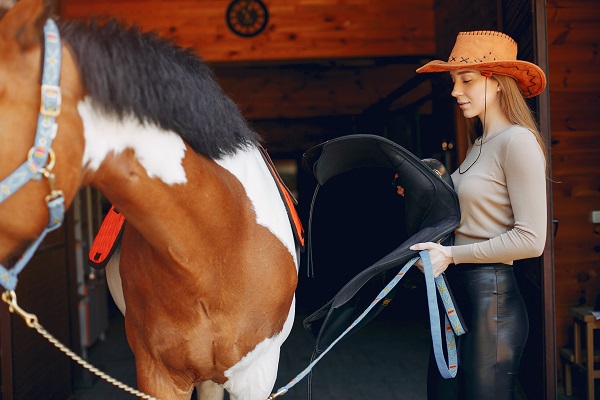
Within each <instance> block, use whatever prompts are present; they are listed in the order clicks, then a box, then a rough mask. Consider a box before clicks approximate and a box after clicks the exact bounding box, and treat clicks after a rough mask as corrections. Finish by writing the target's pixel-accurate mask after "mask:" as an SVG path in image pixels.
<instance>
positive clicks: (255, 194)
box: [215, 146, 298, 269]
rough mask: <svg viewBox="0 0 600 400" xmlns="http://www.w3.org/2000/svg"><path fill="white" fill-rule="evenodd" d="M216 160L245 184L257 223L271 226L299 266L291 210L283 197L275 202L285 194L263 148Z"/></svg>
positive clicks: (271, 229)
mask: <svg viewBox="0 0 600 400" xmlns="http://www.w3.org/2000/svg"><path fill="white" fill-rule="evenodd" d="M215 162H217V163H218V164H219V165H220V166H222V167H223V168H225V169H227V170H228V171H229V172H231V173H232V174H233V175H235V176H236V177H237V178H238V179H239V181H240V182H241V183H242V184H243V185H244V188H245V189H246V194H247V195H248V197H249V198H250V201H252V204H253V205H254V212H255V213H256V222H257V223H258V224H260V225H263V226H265V227H267V228H268V229H269V230H270V231H271V232H273V234H274V235H275V236H276V237H277V238H278V239H279V240H280V241H281V242H282V243H283V244H284V245H285V247H287V249H288V250H289V251H290V253H291V254H292V257H293V258H294V262H295V263H296V269H297V268H298V260H297V259H296V256H297V255H296V244H295V242H294V234H293V232H292V227H291V224H290V221H289V218H288V214H287V210H286V208H285V204H284V203H283V200H281V201H274V200H275V199H281V195H280V194H279V189H278V187H277V183H275V181H274V180H273V177H272V176H271V172H270V171H269V167H268V166H267V165H266V164H265V161H264V159H263V157H262V154H261V153H260V150H259V149H258V148H256V147H254V146H252V147H250V148H248V149H246V150H240V151H238V152H237V153H236V154H234V155H232V156H227V157H224V158H222V159H220V160H215Z"/></svg>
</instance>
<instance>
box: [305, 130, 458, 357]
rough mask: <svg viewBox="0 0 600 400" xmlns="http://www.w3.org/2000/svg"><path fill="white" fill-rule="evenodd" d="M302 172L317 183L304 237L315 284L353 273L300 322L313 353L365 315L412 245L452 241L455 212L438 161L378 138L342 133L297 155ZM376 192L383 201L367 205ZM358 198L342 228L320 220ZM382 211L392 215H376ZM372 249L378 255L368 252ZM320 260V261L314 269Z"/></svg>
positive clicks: (453, 195)
mask: <svg viewBox="0 0 600 400" xmlns="http://www.w3.org/2000/svg"><path fill="white" fill-rule="evenodd" d="M429 165H432V167H433V169H435V170H436V172H434V171H433V170H432V167H430V166H429ZM303 166H304V168H305V169H306V170H308V171H309V172H311V173H312V174H313V175H314V177H315V178H316V180H317V189H316V190H315V195H314V197H313V202H312V204H311V218H310V222H309V227H308V235H307V250H308V260H309V261H308V262H309V264H310V263H311V262H313V263H314V264H315V265H317V266H319V267H320V268H321V269H320V270H319V272H317V273H316V274H315V276H316V277H317V278H315V279H318V278H319V277H322V276H323V275H327V273H326V271H322V270H323V269H331V270H332V271H333V272H334V273H335V274H341V273H345V274H347V273H348V270H349V269H351V272H352V275H351V276H350V278H349V279H348V280H347V281H346V282H347V283H345V285H343V286H342V287H341V288H340V289H339V291H337V294H335V295H334V296H333V298H331V299H330V300H329V301H328V302H327V303H326V304H325V305H323V306H321V307H320V308H319V309H318V310H317V311H315V312H314V313H313V314H311V315H310V316H309V317H308V318H306V319H305V320H304V327H305V329H306V330H307V331H308V332H309V333H311V334H312V335H313V336H314V337H315V338H316V340H317V343H316V351H317V352H320V351H323V350H324V349H326V348H327V347H328V346H329V345H330V344H331V343H332V342H333V341H334V340H335V339H336V338H337V337H338V336H339V335H340V334H341V333H342V332H343V331H344V330H345V329H346V328H348V326H349V325H350V324H351V323H352V321H354V320H355V319H356V318H357V317H358V316H359V315H360V314H361V313H362V312H364V310H365V309H366V308H367V307H368V305H369V303H370V302H371V300H372V299H373V297H374V296H376V295H377V293H379V292H380V291H381V290H382V289H383V287H384V286H385V285H386V283H387V282H388V281H389V279H390V276H391V275H392V274H395V273H397V272H398V269H399V268H400V267H401V266H402V265H404V264H405V263H406V262H408V261H409V260H410V259H411V258H413V257H415V256H417V255H418V253H417V252H416V251H412V250H410V249H409V247H410V246H411V245H413V244H415V243H420V242H443V243H444V244H450V243H452V240H453V235H452V232H453V231H454V229H455V228H456V227H457V226H458V223H459V222H460V209H459V204H458V197H457V195H456V193H455V191H454V189H453V187H452V181H451V180H450V179H449V177H448V176H444V174H447V173H446V171H445V168H443V165H441V163H439V162H434V161H432V160H427V164H426V163H425V162H423V161H421V160H419V159H418V158H417V157H416V156H415V155H413V154H412V153H411V152H409V151H408V150H406V149H404V148H403V147H401V146H399V145H397V144H396V143H394V142H392V141H390V140H387V139H385V138H383V137H379V136H373V135H349V136H343V137H340V138H337V139H333V140H330V141H327V142H325V143H322V144H320V145H317V146H315V147H313V148H311V149H309V150H308V151H307V152H306V153H305V154H304V157H303ZM396 174H397V177H396V178H394V177H395V175H396ZM345 177H349V179H345ZM382 177H383V178H382ZM344 179H345V180H344ZM392 182H393V183H392ZM392 185H400V186H402V187H403V188H404V196H400V195H398V194H397V193H396V190H395V186H392ZM381 186H386V187H385V190H386V191H387V193H388V195H387V197H385V198H384V199H383V200H382V201H380V202H378V203H376V204H370V203H368V202H367V201H366V200H369V196H375V195H376V194H375V192H376V191H377V190H379V189H378V188H379V187H381ZM331 188H333V190H329V189H331ZM357 196H363V203H360V204H358V205H357V206H354V207H352V208H350V211H348V212H346V214H352V215H349V216H347V217H346V219H348V218H351V219H352V222H351V223H350V224H349V225H347V226H345V225H343V221H342V222H341V223H340V222H339V221H340V220H342V219H343V217H342V218H340V220H333V222H332V223H330V224H328V223H327V221H325V220H326V219H327V218H328V217H329V216H331V215H334V214H336V213H337V212H338V209H340V208H343V207H344V205H345V204H346V203H348V202H350V201H351V200H352V198H353V197H357ZM365 199H366V200H365ZM388 206H389V207H388ZM386 208H388V209H389V210H392V211H385V210H382V209H386ZM313 212H314V213H315V216H313ZM363 214H364V215H367V216H368V217H367V218H365V220H366V222H365V223H362V222H361V221H362V219H363V218H362V216H363ZM352 224H354V226H353V225H352ZM365 224H367V225H365ZM313 225H314V226H313ZM365 226H366V227H365ZM380 226H381V228H380ZM386 226H387V228H385V227H386ZM313 229H314V232H313ZM323 231H325V232H326V233H324V234H323V233H321V232H323ZM359 233H360V234H362V236H361V237H360V238H358V234H359ZM318 234H320V235H318ZM338 236H344V237H348V238H349V239H348V240H347V241H346V242H345V243H342V245H341V246H338V248H335V249H329V247H330V243H334V242H335V240H336V239H335V238H337V237H338ZM319 237H320V240H315V239H319ZM319 244H320V245H321V246H318V245H319ZM317 246H318V247H317ZM376 247H378V248H377V249H376V250H377V251H378V252H377V253H374V248H376ZM327 253H330V254H327ZM371 253H372V254H371ZM367 256H368V257H367ZM322 259H325V260H326V262H325V263H324V262H321V265H319V262H320V261H321V260H322ZM356 260H358V264H357V263H356V262H355V261H356ZM350 264H354V265H350ZM309 268H310V265H309ZM353 268H354V269H353ZM395 290H396V288H395V289H394V290H393V291H392V292H390V293H388V295H387V296H386V300H385V301H384V302H383V303H382V305H381V306H380V307H376V308H373V309H372V310H371V311H369V313H368V315H366V317H365V318H363V320H362V321H361V322H360V324H358V325H356V326H355V327H354V329H353V331H356V330H358V329H360V327H362V326H364V325H365V324H366V323H368V322H369V321H370V320H372V319H373V318H374V317H375V316H376V315H377V314H378V313H379V312H380V311H381V310H382V308H383V307H385V304H387V303H389V301H390V300H391V299H392V298H393V296H394V295H395ZM459 315H460V314H459ZM463 325H464V324H463Z"/></svg>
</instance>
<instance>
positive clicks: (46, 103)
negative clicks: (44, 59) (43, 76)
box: [40, 85, 62, 117]
mask: <svg viewBox="0 0 600 400" xmlns="http://www.w3.org/2000/svg"><path fill="white" fill-rule="evenodd" d="M61 104H62V95H61V91H60V87H59V86H55V85H42V104H41V105H40V114H42V115H43V116H45V117H57V116H58V115H59V114H60V107H61Z"/></svg>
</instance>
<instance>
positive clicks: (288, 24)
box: [60, 0, 434, 62]
mask: <svg viewBox="0 0 600 400" xmlns="http://www.w3.org/2000/svg"><path fill="white" fill-rule="evenodd" d="M229 3H230V0H173V1H163V0H103V1H93V2H92V1H89V0H62V1H61V6H60V11H61V15H62V16H64V17H67V18H88V17H90V16H96V17H100V18H102V17H106V16H119V17H122V18H124V19H125V20H127V21H130V22H136V23H137V24H139V25H140V26H142V27H144V28H146V29H152V30H158V31H159V32H160V33H162V34H163V35H166V36H168V37H171V38H173V39H174V40H176V41H177V42H178V43H179V44H181V45H183V46H190V47H194V48H196V49H197V50H198V51H199V52H200V54H202V56H203V57H204V59H206V60H207V61H210V62H227V61H247V60H262V61H264V60H299V59H302V60H305V59H324V58H338V57H343V58H345V57H382V56H393V55H410V54H413V55H414V54H431V53H433V50H434V42H433V13H432V6H431V4H432V3H431V1H421V0H401V1H379V0H286V1H273V0H264V3H265V4H266V6H267V7H268V10H269V13H270V17H269V22H268V26H267V27H266V29H265V31H264V32H263V33H261V34H259V35H258V36H256V37H253V38H241V37H239V36H237V35H235V34H234V33H232V32H231V31H230V30H229V28H228V26H227V23H226V21H225V14H226V10H227V7H228V5H229Z"/></svg>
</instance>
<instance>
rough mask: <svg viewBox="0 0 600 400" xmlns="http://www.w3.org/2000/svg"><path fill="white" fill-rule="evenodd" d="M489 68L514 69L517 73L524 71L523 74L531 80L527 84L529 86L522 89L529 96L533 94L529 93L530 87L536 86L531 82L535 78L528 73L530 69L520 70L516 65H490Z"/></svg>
mask: <svg viewBox="0 0 600 400" xmlns="http://www.w3.org/2000/svg"><path fill="white" fill-rule="evenodd" d="M489 67H492V68H498V67H499V68H506V69H508V68H514V69H516V70H517V71H525V73H526V74H527V76H529V77H531V78H530V79H529V82H530V83H531V84H530V85H527V86H525V88H524V91H525V90H526V91H527V92H528V93H529V94H533V92H532V91H531V88H532V87H534V86H537V84H536V83H534V82H533V81H534V80H535V78H536V75H532V74H531V73H530V71H531V70H530V69H521V68H519V66H518V65H510V66H506V65H502V64H497V65H490V66H489ZM510 76H512V75H510ZM540 84H541V82H540Z"/></svg>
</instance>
